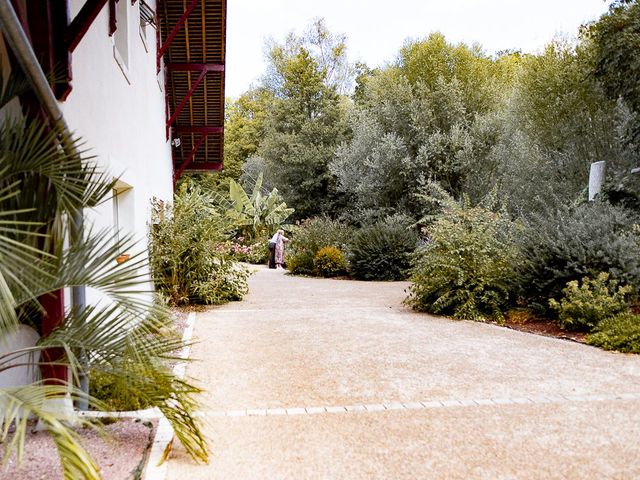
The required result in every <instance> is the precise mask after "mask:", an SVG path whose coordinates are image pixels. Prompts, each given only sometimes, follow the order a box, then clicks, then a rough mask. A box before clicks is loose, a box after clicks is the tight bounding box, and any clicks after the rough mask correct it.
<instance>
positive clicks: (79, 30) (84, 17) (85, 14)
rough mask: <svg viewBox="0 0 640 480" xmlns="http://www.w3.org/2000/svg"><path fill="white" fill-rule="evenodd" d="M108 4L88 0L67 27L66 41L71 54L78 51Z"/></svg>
mask: <svg viewBox="0 0 640 480" xmlns="http://www.w3.org/2000/svg"><path fill="white" fill-rule="evenodd" d="M106 3H107V0H87V1H86V2H85V4H84V5H83V6H82V8H81V9H80V11H79V12H78V14H77V15H76V16H75V18H74V19H73V21H72V22H71V23H70V24H69V26H68V27H67V33H66V35H65V40H66V43H67V48H68V49H69V52H73V51H74V50H75V49H76V47H77V46H78V44H79V43H80V42H81V41H82V39H83V37H84V36H85V34H86V33H87V31H88V30H89V27H90V26H91V24H92V23H93V21H94V20H95V19H96V17H97V16H98V14H99V13H100V11H101V10H102V8H103V7H104V6H105V4H106Z"/></svg>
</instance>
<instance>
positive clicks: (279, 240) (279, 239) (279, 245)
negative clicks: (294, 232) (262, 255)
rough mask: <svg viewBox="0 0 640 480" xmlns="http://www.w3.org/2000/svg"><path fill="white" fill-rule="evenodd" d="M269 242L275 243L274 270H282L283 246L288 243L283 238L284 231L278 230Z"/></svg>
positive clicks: (285, 238)
mask: <svg viewBox="0 0 640 480" xmlns="http://www.w3.org/2000/svg"><path fill="white" fill-rule="evenodd" d="M270 242H273V243H275V245H276V247H275V255H274V256H275V263H276V268H282V265H283V264H284V247H285V244H286V243H288V242H289V239H288V238H287V237H285V236H284V230H282V229H281V230H278V231H277V232H276V233H275V235H274V236H273V237H271V240H270Z"/></svg>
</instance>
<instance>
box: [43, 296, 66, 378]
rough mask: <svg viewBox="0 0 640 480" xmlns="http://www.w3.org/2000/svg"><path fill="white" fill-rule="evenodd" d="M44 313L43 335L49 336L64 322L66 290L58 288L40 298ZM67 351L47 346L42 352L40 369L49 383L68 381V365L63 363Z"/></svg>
mask: <svg viewBox="0 0 640 480" xmlns="http://www.w3.org/2000/svg"><path fill="white" fill-rule="evenodd" d="M38 300H39V302H40V305H42V309H43V310H44V312H45V313H44V315H43V316H42V329H41V331H40V333H41V335H42V336H43V337H47V336H48V335H50V334H51V332H53V331H54V330H55V329H56V328H58V327H61V326H62V324H63V322H64V290H57V291H55V292H52V293H48V294H46V295H42V296H41V297H39V298H38ZM64 355H65V352H64V350H63V349H62V348H47V349H46V350H44V351H43V352H42V359H41V362H42V363H41V364H40V370H41V372H42V377H43V378H44V381H45V383H46V384H47V385H55V384H58V383H61V382H66V381H67V380H68V378H67V367H66V366H64V365H62V364H63V363H65V362H64V361H63V360H64Z"/></svg>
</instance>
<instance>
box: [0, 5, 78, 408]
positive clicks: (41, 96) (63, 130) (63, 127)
mask: <svg viewBox="0 0 640 480" xmlns="http://www.w3.org/2000/svg"><path fill="white" fill-rule="evenodd" d="M0 28H2V31H3V32H4V35H5V38H6V40H7V43H8V44H9V46H10V47H11V50H13V53H14V54H15V56H16V58H17V60H18V62H19V63H20V66H21V68H22V71H23V72H24V74H25V76H26V77H27V79H28V80H29V83H30V84H31V86H32V87H33V90H34V92H35V94H36V96H37V97H38V100H39V101H40V104H41V105H42V107H43V108H44V110H45V111H46V113H47V116H48V117H49V122H50V123H51V127H52V128H53V129H54V130H55V131H57V132H58V133H59V138H60V144H61V146H62V149H63V150H64V152H65V154H66V155H68V156H71V157H75V158H79V154H78V150H77V149H76V148H75V145H74V144H73V142H71V141H70V138H71V135H70V132H69V126H68V125H67V123H66V122H65V119H64V117H63V115H62V110H61V109H60V106H59V105H58V101H57V100H56V97H55V95H54V94H53V92H52V91H51V87H50V86H49V82H48V81H47V77H46V76H45V74H44V72H43V71H42V68H41V67H40V64H39V63H38V59H37V58H36V55H35V53H34V52H33V48H31V44H30V43H29V40H28V39H27V36H26V35H25V33H24V30H23V29H22V25H21V24H20V20H18V16H17V15H16V12H15V10H14V9H13V6H12V5H11V2H10V0H0ZM83 229H84V217H83V214H82V210H79V211H77V212H75V213H74V214H73V218H72V219H71V221H70V225H69V237H70V239H69V240H70V242H71V243H72V244H73V243H78V242H81V241H82V232H83ZM71 303H72V306H73V308H74V309H75V310H76V311H77V312H82V311H84V309H85V307H86V295H85V287H84V285H80V286H76V287H73V288H72V290H71ZM86 360H87V359H86V352H85V351H84V350H82V351H81V352H80V361H81V364H82V368H81V369H80V370H81V371H80V375H79V377H80V378H79V381H80V389H81V390H82V391H83V392H84V393H85V394H86V393H88V391H89V377H88V375H87V372H86V369H85V368H84V366H85V365H86ZM77 407H78V408H79V409H80V410H87V409H88V402H87V400H86V399H85V398H83V399H81V400H80V401H79V402H78V405H77Z"/></svg>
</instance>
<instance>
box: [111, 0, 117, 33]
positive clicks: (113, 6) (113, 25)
mask: <svg viewBox="0 0 640 480" xmlns="http://www.w3.org/2000/svg"><path fill="white" fill-rule="evenodd" d="M118 1H119V0H109V36H110V37H112V36H113V34H114V33H116V30H117V29H118V12H117V11H116V3H118Z"/></svg>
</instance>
